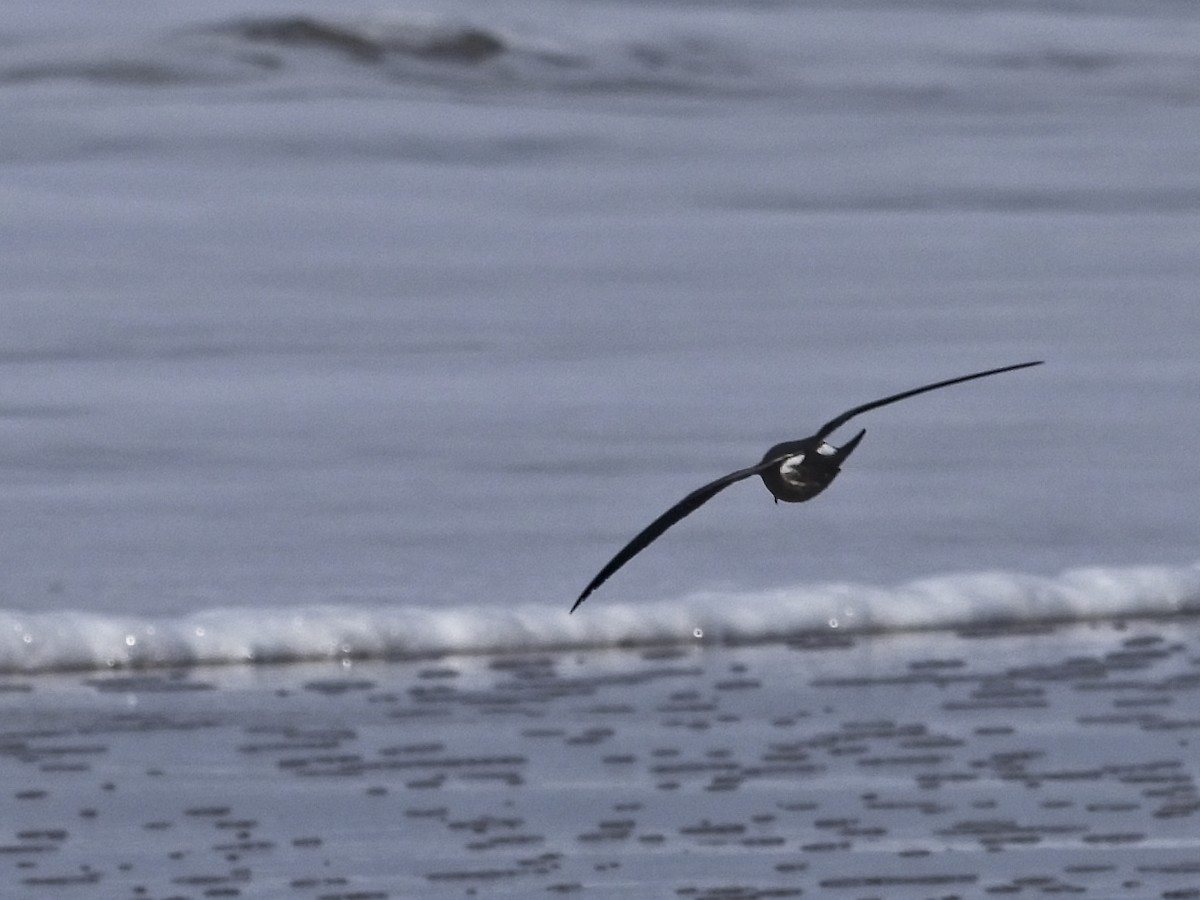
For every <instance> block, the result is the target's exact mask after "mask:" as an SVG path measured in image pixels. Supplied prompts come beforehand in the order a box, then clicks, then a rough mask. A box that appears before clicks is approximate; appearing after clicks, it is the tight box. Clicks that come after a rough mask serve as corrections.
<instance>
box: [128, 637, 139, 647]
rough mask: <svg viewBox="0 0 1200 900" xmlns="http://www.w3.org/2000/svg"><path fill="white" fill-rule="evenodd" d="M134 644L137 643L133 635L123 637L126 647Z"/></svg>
mask: <svg viewBox="0 0 1200 900" xmlns="http://www.w3.org/2000/svg"><path fill="white" fill-rule="evenodd" d="M136 643H137V638H136V637H135V636H134V635H132V634H127V635H125V646H126V647H132V646H133V645H134V644H136Z"/></svg>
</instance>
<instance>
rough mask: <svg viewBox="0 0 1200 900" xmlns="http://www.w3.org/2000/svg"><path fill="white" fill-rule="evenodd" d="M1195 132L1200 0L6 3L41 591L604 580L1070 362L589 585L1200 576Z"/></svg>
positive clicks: (224, 599) (15, 355) (230, 596)
mask: <svg viewBox="0 0 1200 900" xmlns="http://www.w3.org/2000/svg"><path fill="white" fill-rule="evenodd" d="M1198 160H1200V7H1197V6H1196V5H1194V4H1191V3H1184V2H1172V0H1148V2H1142V3H1137V4H1128V3H1115V2H1107V3H1073V2H1046V0H1044V2H1032V0H1023V2H1015V0H987V2H969V3H968V2H964V3H944V2H932V0H926V2H886V3H884V2H853V3H844V2H839V3H819V2H806V3H775V2H761V3H744V2H737V3H727V2H706V3H684V2H663V0H655V2H648V3H640V4H629V3H623V2H603V0H586V2H582V3H570V4H568V3H564V2H561V0H554V2H549V0H500V2H490V3H475V2H450V3H428V2H425V3H394V4H390V3H385V4H380V3H377V2H371V3H358V2H351V3H333V2H320V0H313V2H307V3H305V4H303V5H299V4H288V3H282V4H281V3H278V2H258V0H238V2H225V0H206V2H199V3H189V4H158V3H144V2H132V3H131V2H124V0H122V2H113V0H100V2H94V0H89V2H86V3H84V2H80V0H57V2H49V3H48V2H43V0H39V2H36V3H35V2H25V0H14V2H8V3H6V4H5V6H4V9H3V11H2V12H0V322H2V327H0V517H2V518H0V521H2V522H3V527H0V607H3V608H5V609H9V610H17V611H30V612H33V611H37V612H54V611H56V610H64V611H67V610H76V611H77V610H88V611H91V612H95V613H99V614H106V615H107V614H111V615H123V614H134V615H149V614H153V615H185V614H188V613H191V612H194V611H196V610H202V609H207V608H212V607H235V608H244V609H259V608H263V609H269V608H273V607H283V606H290V605H295V604H348V605H351V606H360V607H368V608H370V607H375V606H381V605H387V606H396V605H400V606H403V605H407V604H419V605H427V606H443V605H444V606H463V607H470V606H487V607H491V606H494V607H504V606H509V605H512V604H519V603H530V604H545V605H547V606H550V607H554V608H559V607H561V608H563V609H565V608H567V607H568V606H569V605H570V603H571V602H572V600H573V599H574V597H575V596H576V595H577V594H578V592H579V590H580V589H581V588H582V587H583V585H584V584H585V583H586V582H587V580H588V579H589V578H590V577H591V576H592V575H593V574H594V573H595V571H596V570H597V569H598V568H599V567H600V566H601V565H602V564H603V563H604V562H605V561H606V560H607V559H608V558H609V557H610V556H611V554H612V553H613V552H615V551H616V550H617V549H618V548H619V547H620V546H621V545H622V544H623V543H624V542H625V541H626V540H627V539H628V538H629V537H631V536H632V535H633V534H634V533H636V531H638V530H639V529H640V528H641V527H642V526H643V525H645V524H646V523H648V522H649V521H650V520H651V519H652V518H654V517H655V516H657V515H658V514H659V513H660V512H661V511H663V510H664V509H666V508H667V507H668V506H669V505H670V504H672V503H673V502H675V501H676V500H677V499H679V498H680V497H682V496H683V495H684V494H686V493H687V492H689V491H690V490H692V489H693V488H695V487H697V486H699V485H700V484H702V483H704V482H705V481H708V480H711V479H712V478H715V477H717V476H719V475H721V474H724V473H725V472H728V471H731V470H734V469H737V468H740V467H742V466H745V465H748V464H750V463H752V462H754V461H756V460H757V459H758V457H759V456H760V455H761V453H762V452H763V451H764V450H765V449H766V447H768V446H769V445H771V444H773V443H775V442H777V441H781V440H785V439H788V438H794V437H801V436H804V435H806V434H808V433H811V431H813V430H814V429H815V428H816V427H817V426H819V425H820V424H821V423H823V422H825V421H826V420H827V419H829V418H831V417H832V416H833V415H835V414H836V413H838V412H840V411H841V410H843V409H845V408H848V407H850V406H853V405H856V404H858V403H862V402H865V401H868V400H871V399H874V398H876V397H879V396H883V395H885V394H889V393H893V392H896V391H900V390H903V389H906V388H909V387H914V386H916V385H920V384H923V383H925V382H928V381H934V380H939V379H942V378H949V377H952V376H955V375H959V374H965V373H967V372H971V371H974V370H977V369H984V368H989V367H993V366H1000V365H1004V364H1007V363H1016V362H1021V361H1024V360H1028V359H1045V360H1046V365H1045V366H1043V367H1041V368H1037V369H1031V370H1028V371H1024V372H1018V373H1013V374H1008V375H1003V376H998V377H997V378H995V379H987V380H984V381H980V382H975V383H972V384H969V385H963V386H961V387H956V388H951V389H947V390H946V391H944V392H937V393H934V394H930V395H927V396H923V397H920V398H915V399H913V400H910V401H907V402H905V403H902V404H898V405H896V406H893V407H889V408H887V409H882V410H878V411H876V412H873V413H871V414H869V415H867V416H864V417H863V419H862V420H861V425H862V427H866V428H867V432H868V433H867V437H866V439H865V440H864V442H863V444H862V446H861V447H860V448H859V449H858V451H857V452H856V454H855V456H854V458H853V460H852V462H851V464H850V465H849V466H848V467H847V470H846V471H845V472H844V473H843V474H842V475H841V476H840V478H839V480H838V482H837V483H836V484H835V485H834V487H833V488H832V489H831V490H830V491H829V492H828V493H827V494H825V495H823V496H821V497H820V498H819V499H817V500H816V501H814V502H813V503H812V504H808V505H805V506H800V507H794V506H787V505H779V506H775V505H773V504H772V503H771V502H770V501H771V498H770V496H769V495H768V494H767V493H766V492H765V491H764V490H763V489H762V487H761V485H759V484H758V483H757V481H755V482H747V483H746V484H743V485H738V486H737V487H735V488H732V489H730V490H729V491H727V492H725V493H724V494H722V495H721V496H720V497H718V498H717V499H715V500H713V501H712V502H711V503H710V505H709V506H708V507H706V508H705V509H703V510H701V511H699V512H698V513H696V514H695V515H694V516H693V517H691V518H689V519H688V520H686V521H685V522H683V523H681V524H680V525H678V526H677V527H676V528H675V529H673V530H672V531H670V532H669V533H668V534H667V535H666V536H665V537H664V538H662V539H661V540H660V541H659V542H658V543H657V544H656V545H655V546H654V547H653V548H652V549H651V550H650V551H648V552H647V553H646V554H644V555H643V556H641V557H639V558H638V559H637V560H635V561H634V562H633V563H631V564H630V565H629V566H628V567H627V568H626V569H624V570H623V571H622V572H620V573H619V574H618V575H617V576H615V577H614V578H613V579H612V580H611V581H610V582H609V583H608V584H607V585H605V587H604V588H602V589H601V590H602V593H597V595H596V596H595V597H594V598H593V599H592V600H591V601H589V603H596V604H599V603H603V602H605V599H606V596H607V599H608V601H609V602H615V601H624V600H628V601H637V600H644V599H654V600H658V599H672V598H679V597H684V596H686V595H688V594H690V593H693V592H696V591H702V590H707V591H712V590H718V591H727V592H729V593H730V595H731V597H735V598H736V596H737V595H738V594H739V592H748V591H757V590H767V589H776V588H787V587H789V586H793V585H806V584H813V583H817V582H822V581H828V580H833V581H843V580H852V581H856V582H865V583H870V584H884V585H891V584H897V583H901V582H904V581H906V580H908V579H912V578H918V577H923V576H927V575H934V574H939V573H947V572H985V571H991V570H1003V571H1009V572H1016V573H1027V574H1052V573H1057V572H1060V571H1062V570H1063V569H1067V568H1070V567H1074V566H1089V565H1105V566H1122V565H1141V564H1159V565H1189V564H1191V563H1193V562H1194V561H1195V560H1196V559H1197V557H1198V556H1200V554H1197V550H1196V522H1197V514H1196V509H1197V503H1196V501H1197V497H1198V496H1200V467H1198V466H1197V465H1196V464H1195V458H1194V457H1195V444H1196V438H1197V435H1198V434H1200V410H1198V409H1197V399H1198V397H1200V352H1197V350H1198V348H1197V338H1198V335H1200V304H1198V302H1197V300H1198V296H1197V290H1198V289H1197V285H1200V252H1198V250H1200V165H1197V161H1198ZM853 424H855V425H857V424H859V423H857V422H856V423H853ZM845 431H846V434H844V435H839V438H838V439H840V438H844V437H848V436H849V435H850V434H852V433H853V431H851V430H850V428H849V427H847V429H845ZM251 621H252V620H251Z"/></svg>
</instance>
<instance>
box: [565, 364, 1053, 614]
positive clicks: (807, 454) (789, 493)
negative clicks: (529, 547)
mask: <svg viewBox="0 0 1200 900" xmlns="http://www.w3.org/2000/svg"><path fill="white" fill-rule="evenodd" d="M1041 364H1042V361H1041V360H1038V361H1037V362H1027V363H1018V364H1017V365H1015V366H1003V367H1002V368H999V369H988V370H987V371H986V372H976V373H975V374H974V375H963V376H961V377H960V378H951V379H949V380H948V381H939V382H936V383H934V384H927V385H925V386H924V387H919V388H913V389H912V390H911V391H904V392H903V393H900V394H892V396H890V397H884V398H883V399H882V400H874V401H872V402H871V403H864V404H863V405H862V406H856V407H854V408H853V409H849V410H846V412H844V413H842V414H841V415H840V416H838V417H836V418H834V419H830V420H829V421H828V422H826V423H825V424H824V425H822V426H821V430H820V431H818V432H817V433H816V434H814V435H813V436H812V437H806V438H801V439H800V440H798V441H784V442H783V443H782V444H776V445H775V446H774V447H772V448H771V449H770V450H768V451H767V452H766V454H765V455H764V456H763V458H762V460H761V461H760V462H758V463H757V464H755V465H753V466H750V467H749V468H747V469H738V470H737V471H736V472H730V473H729V474H728V475H726V476H725V477H724V478H718V479H717V480H716V481H713V482H710V483H709V484H706V485H704V487H702V488H697V489H696V490H694V491H692V492H691V493H690V494H688V495H687V496H686V497H684V498H683V499H682V500H680V501H679V502H678V503H676V504H675V505H674V506H672V507H671V508H670V509H668V510H667V511H666V512H665V513H663V514H662V515H661V516H659V517H658V518H657V519H655V520H654V521H653V522H651V523H650V524H649V525H647V526H646V527H645V528H644V529H643V530H642V531H641V532H640V533H639V534H638V535H637V537H635V538H634V539H633V540H632V541H630V542H629V543H628V544H626V545H625V546H624V547H623V548H622V549H621V551H620V552H619V553H618V554H617V555H616V556H614V557H613V558H612V559H611V560H609V562H608V565H606V566H605V567H604V568H603V569H601V570H600V572H599V573H598V574H597V575H596V577H595V578H593V579H592V580H591V582H589V583H588V586H587V587H585V588H584V589H583V593H582V594H580V595H579V599H578V600H576V601H575V605H574V606H572V607H571V612H575V610H576V609H578V608H579V604H580V603H582V602H583V601H584V600H586V599H587V598H588V595H589V594H590V593H591V592H592V591H594V590H595V589H596V588H598V587H600V585H602V584H604V582H605V581H607V580H608V578H609V576H611V575H612V574H613V573H614V572H616V571H617V570H618V569H619V568H621V566H623V565H625V563H627V562H629V561H630V560H631V559H633V558H634V557H635V556H636V555H637V554H638V553H640V552H641V551H643V550H645V549H646V548H647V547H648V546H650V544H651V542H652V541H653V540H654V539H655V538H657V537H658V536H659V535H660V534H662V533H663V532H664V531H666V530H667V529H668V528H670V527H671V526H672V525H674V524H675V523H676V522H678V521H679V520H680V519H682V518H683V517H684V516H686V515H687V514H688V513H692V512H695V511H696V510H697V509H699V508H700V507H701V506H702V505H704V504H705V503H707V502H708V501H709V500H711V499H712V498H713V497H715V496H717V494H719V493H720V492H721V491H723V490H725V488H727V487H729V486H730V485H731V484H735V483H737V482H739V481H742V480H743V479H746V478H749V477H750V476H751V475H757V476H759V477H760V478H761V479H762V480H763V484H765V485H766V486H767V490H768V491H770V492H771V494H772V495H773V496H774V497H775V502H776V503H778V502H779V501H780V500H783V501H784V502H785V503H803V502H804V501H805V500H811V499H812V498H813V497H815V496H817V494H819V493H821V491H823V490H825V488H827V487H829V485H830V484H831V483H832V482H833V479H834V478H835V477H836V476H837V473H838V472H840V471H841V468H842V463H844V462H845V461H846V457H848V456H849V455H850V454H851V453H853V452H854V448H855V447H857V446H858V442H859V441H861V440H862V439H863V435H864V434H866V433H867V430H866V429H865V428H864V429H863V430H862V431H860V432H859V433H858V434H856V435H855V436H854V437H852V438H851V439H850V440H849V441H847V442H846V443H845V444H843V445H842V446H840V447H834V446H833V445H832V444H829V443H827V442H826V440H825V438H827V437H828V436H829V435H831V434H832V433H833V432H834V431H836V430H837V429H838V428H841V427H842V426H843V425H845V424H846V423H847V422H849V421H850V420H851V419H853V418H854V417H855V416H857V415H858V414H859V413H865V412H867V411H868V410H871V409H877V408H878V407H880V406H887V405H888V404H889V403H895V402H896V401H897V400H904V399H907V398H908V397H915V396H916V395H917V394H924V393H925V392H926V391H936V390H937V389H938V388H944V387H949V386H950V385H952V384H961V383H962V382H964V381H972V380H974V379H976V378H986V377H987V376H988V375H999V374H1000V373H1001V372H1012V371H1014V370H1016V369H1027V368H1029V367H1030V366H1040V365H1041Z"/></svg>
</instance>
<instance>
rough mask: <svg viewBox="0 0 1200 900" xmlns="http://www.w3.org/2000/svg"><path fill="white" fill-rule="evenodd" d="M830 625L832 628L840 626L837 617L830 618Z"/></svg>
mask: <svg viewBox="0 0 1200 900" xmlns="http://www.w3.org/2000/svg"><path fill="white" fill-rule="evenodd" d="M829 627H830V628H837V627H838V620H837V619H830V620H829Z"/></svg>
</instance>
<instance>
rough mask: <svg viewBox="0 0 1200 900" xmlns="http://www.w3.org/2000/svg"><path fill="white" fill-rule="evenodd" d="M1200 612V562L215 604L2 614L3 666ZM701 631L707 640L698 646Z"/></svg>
mask: <svg viewBox="0 0 1200 900" xmlns="http://www.w3.org/2000/svg"><path fill="white" fill-rule="evenodd" d="M1196 613H1200V564H1197V565H1193V566H1188V567H1177V568H1173V567H1164V566H1139V567H1129V568H1087V569H1075V570H1071V571H1067V572H1064V573H1063V574H1061V575H1058V576H1054V577H1042V576H1034V575H1025V574H1017V573H1006V572H978V573H964V574H955V575H943V576H938V577H933V578H925V579H921V580H918V581H913V582H909V583H907V584H904V585H900V586H897V587H891V588H888V587H872V586H865V585H855V584H846V583H838V584H824V585H811V586H801V587H794V588H783V589H778V590H773V591H764V592H755V593H729V592H720V593H716V592H713V593H704V594H697V595H692V596H689V597H686V598H683V599H680V600H676V601H660V602H649V603H642V604H634V603H612V602H604V601H600V602H595V603H594V604H593V605H592V606H591V607H590V608H589V607H583V608H581V610H580V611H579V612H578V613H576V614H575V615H568V614H567V612H566V604H565V602H564V604H563V605H562V606H560V607H547V606H540V605H534V604H528V605H525V606H521V607H517V608H488V607H470V606H463V607H456V608H452V609H434V608H428V607H385V608H378V607H353V606H319V607H307V608H303V609H280V608H258V609H255V608H250V609H212V610H206V611H203V612H198V613H195V614H193V615H190V616H186V617H184V618H177V619H170V618H163V619H153V618H146V617H134V616H107V615H100V614H96V613H91V612H83V611H62V612H43V613H24V612H17V611H11V610H10V611H0V671H6V672H23V673H33V672H46V671H68V670H88V669H114V668H144V667H181V666H194V665H219V664H267V663H281V662H299V661H306V660H337V659H411V658H420V657H433V656H443V655H449V654H466V653H502V652H537V651H549V650H562V649H568V648H604V647H638V646H642V647H648V646H655V645H661V644H681V643H693V642H695V641H696V640H698V639H702V640H704V641H719V642H750V641H768V640H788V639H794V638H798V637H803V636H811V635H813V634H814V633H817V634H825V635H831V634H834V633H836V634H839V635H840V634H845V633H867V632H881V631H914V630H925V629H936V628H972V627H990V626H996V625H1020V624H1030V623H1046V622H1064V621H1065V622H1070V621H1088V620H1093V619H1099V618H1110V617H1124V618H1134V617H1157V616H1173V615H1188V614H1196ZM697 634H702V635H703V638H698V637H697Z"/></svg>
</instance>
